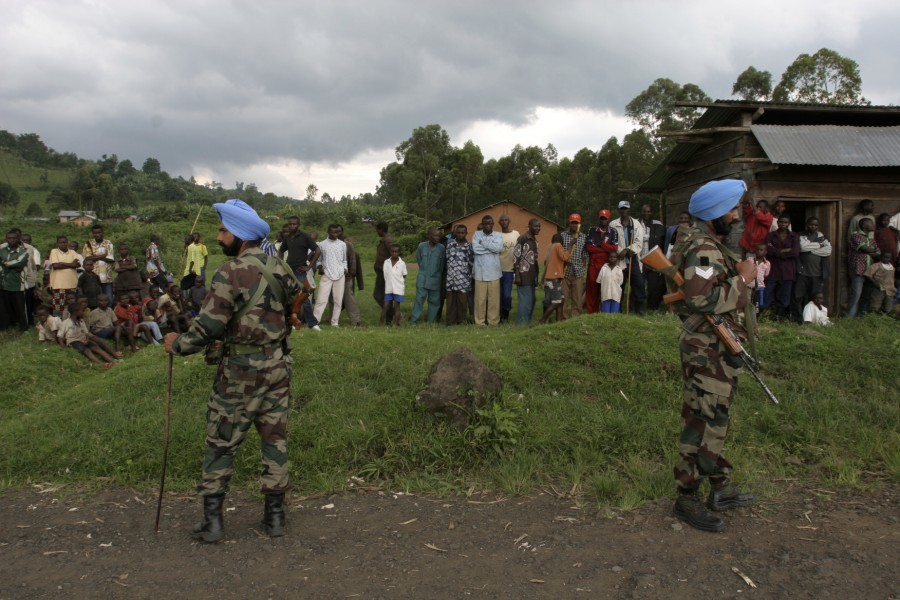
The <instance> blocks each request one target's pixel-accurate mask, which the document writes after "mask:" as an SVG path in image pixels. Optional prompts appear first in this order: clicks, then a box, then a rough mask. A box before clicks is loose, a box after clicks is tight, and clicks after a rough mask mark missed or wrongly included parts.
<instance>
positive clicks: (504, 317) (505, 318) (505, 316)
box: [500, 308, 509, 323]
mask: <svg viewBox="0 0 900 600" xmlns="http://www.w3.org/2000/svg"><path fill="white" fill-rule="evenodd" d="M500 322H501V323H509V311H508V310H505V309H503V308H501V309H500Z"/></svg>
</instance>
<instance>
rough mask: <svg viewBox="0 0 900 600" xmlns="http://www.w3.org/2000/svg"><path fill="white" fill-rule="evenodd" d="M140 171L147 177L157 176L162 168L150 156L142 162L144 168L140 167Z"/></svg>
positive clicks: (157, 161)
mask: <svg viewBox="0 0 900 600" xmlns="http://www.w3.org/2000/svg"><path fill="white" fill-rule="evenodd" d="M141 171H143V172H144V173H146V174H147V175H158V174H159V172H160V171H162V167H161V166H160V164H159V160H157V159H155V158H153V157H152V156H151V157H150V158H148V159H147V160H145V161H144V166H142V167H141Z"/></svg>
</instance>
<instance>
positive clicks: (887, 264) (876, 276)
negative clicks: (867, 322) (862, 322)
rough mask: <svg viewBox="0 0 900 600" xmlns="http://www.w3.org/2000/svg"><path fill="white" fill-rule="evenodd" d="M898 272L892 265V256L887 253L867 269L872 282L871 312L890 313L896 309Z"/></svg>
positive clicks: (870, 295)
mask: <svg viewBox="0 0 900 600" xmlns="http://www.w3.org/2000/svg"><path fill="white" fill-rule="evenodd" d="M895 276H896V270H895V269H894V265H893V264H891V255H890V254H888V253H887V252H885V253H883V254H882V255H881V261H879V262H876V263H873V264H872V266H870V267H869V268H868V269H866V277H867V278H868V279H869V280H871V282H872V285H871V290H870V292H869V310H873V311H875V310H880V311H881V312H883V313H890V312H891V309H893V308H894V294H895V293H896V292H897V288H896V287H895V284H894V277H895Z"/></svg>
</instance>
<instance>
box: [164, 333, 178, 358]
mask: <svg viewBox="0 0 900 600" xmlns="http://www.w3.org/2000/svg"><path fill="white" fill-rule="evenodd" d="M179 335H180V334H177V333H174V332H173V333H167V334H166V337H164V338H163V345H164V346H165V348H166V352H168V353H169V354H172V344H173V343H175V340H177V339H178V336H179Z"/></svg>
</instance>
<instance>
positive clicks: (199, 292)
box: [184, 277, 206, 317]
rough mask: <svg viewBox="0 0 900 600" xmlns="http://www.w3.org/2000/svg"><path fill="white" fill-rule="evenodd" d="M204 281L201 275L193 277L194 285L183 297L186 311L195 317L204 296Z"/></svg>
mask: <svg viewBox="0 0 900 600" xmlns="http://www.w3.org/2000/svg"><path fill="white" fill-rule="evenodd" d="M204 283H205V282H204V280H203V277H198V278H197V279H195V280H194V285H193V286H191V289H189V290H188V292H187V294H186V297H185V299H184V303H185V305H186V306H187V309H188V312H190V313H191V315H192V316H195V317H196V316H197V313H199V312H200V307H201V306H202V305H203V300H204V299H205V298H206V285H205V284H204Z"/></svg>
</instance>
